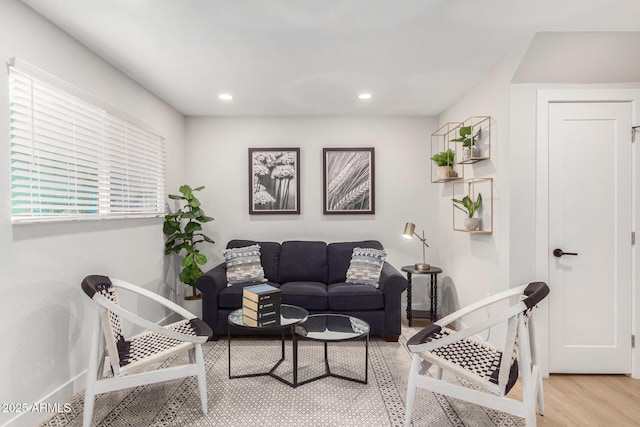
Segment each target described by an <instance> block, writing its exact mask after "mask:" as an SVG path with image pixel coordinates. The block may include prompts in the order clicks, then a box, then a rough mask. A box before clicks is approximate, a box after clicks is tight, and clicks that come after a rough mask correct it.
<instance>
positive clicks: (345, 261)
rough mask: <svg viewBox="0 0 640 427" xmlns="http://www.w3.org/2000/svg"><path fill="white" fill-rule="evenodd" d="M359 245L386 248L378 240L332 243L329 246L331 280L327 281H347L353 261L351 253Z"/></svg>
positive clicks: (328, 260) (328, 259)
mask: <svg viewBox="0 0 640 427" xmlns="http://www.w3.org/2000/svg"><path fill="white" fill-rule="evenodd" d="M357 247H360V248H374V249H384V248H383V247H382V244H381V243H380V242H378V241H377V240H363V241H361V242H339V243H330V244H329V245H328V246H327V264H328V266H329V281H328V282H327V283H342V282H346V281H347V270H348V269H349V263H350V262H351V255H352V254H353V249H354V248H357Z"/></svg>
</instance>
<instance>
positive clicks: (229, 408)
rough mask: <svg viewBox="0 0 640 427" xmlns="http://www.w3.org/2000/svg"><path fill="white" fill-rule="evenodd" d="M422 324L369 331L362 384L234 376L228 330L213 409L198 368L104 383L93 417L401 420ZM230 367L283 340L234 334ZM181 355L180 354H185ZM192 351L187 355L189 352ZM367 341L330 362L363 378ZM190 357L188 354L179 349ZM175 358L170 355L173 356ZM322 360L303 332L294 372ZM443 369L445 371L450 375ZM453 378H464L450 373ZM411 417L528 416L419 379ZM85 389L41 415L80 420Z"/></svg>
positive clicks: (298, 422)
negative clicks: (432, 389) (107, 387)
mask: <svg viewBox="0 0 640 427" xmlns="http://www.w3.org/2000/svg"><path fill="white" fill-rule="evenodd" d="M416 331H417V329H416V328H406V329H404V330H403V336H402V337H401V338H400V342H398V343H388V342H385V341H382V340H379V339H372V340H371V342H370V345H369V382H368V384H358V383H355V382H351V381H345V380H342V379H339V378H331V377H330V378H324V379H321V380H318V381H314V382H311V383H309V384H305V385H302V386H300V387H298V388H295V389H294V388H291V387H289V386H287V385H285V384H283V383H281V382H280V381H277V380H276V379H274V378H271V377H253V378H238V379H231V380H230V379H229V378H228V369H229V365H228V354H227V348H228V346H227V344H228V342H227V341H226V340H220V341H217V342H210V343H207V344H206V345H205V347H204V353H205V360H206V369H207V388H208V400H209V413H208V414H207V415H206V416H205V415H203V414H202V411H201V408H200V398H199V396H198V391H197V385H196V381H195V379H194V378H188V379H183V380H175V381H171V382H166V383H160V384H154V385H148V386H142V387H137V388H133V389H128V390H123V391H119V392H112V393H105V394H102V395H99V396H98V398H97V399H96V404H95V410H94V415H93V422H94V425H97V426H135V427H140V426H256V425H259V426H261V427H269V426H277V427H282V426H306V425H313V426H341V427H342V426H363V427H364V426H367V427H374V426H402V425H403V423H404V408H405V403H404V399H405V395H406V384H407V375H408V373H409V366H410V363H411V356H410V355H409V352H408V350H407V348H406V339H407V337H410V336H411V335H413V333H415V332H416ZM231 345H232V360H231V368H232V374H234V375H237V374H245V373H252V372H262V371H265V370H269V368H270V367H271V366H273V364H274V363H275V362H276V361H277V360H278V359H279V357H280V341H279V340H272V339H256V338H237V339H233V340H232V343H231ZM286 351H287V354H286V360H285V362H283V363H282V364H281V365H280V366H279V367H278V370H277V371H276V373H277V374H279V375H280V376H282V377H284V378H288V379H291V365H290V363H291V362H290V360H291V356H292V355H291V342H290V341H287V343H286ZM179 357H182V356H179ZM184 357H185V358H186V356H184ZM364 357H365V349H364V343H363V342H362V341H352V342H344V343H334V344H331V345H330V346H329V360H330V364H331V367H332V371H333V372H334V373H337V374H341V375H345V376H349V377H356V378H363V377H364ZM183 360H186V359H183ZM176 361H178V362H180V359H179V358H174V359H171V360H169V361H167V362H165V365H170V364H172V363H175V362H176ZM323 370H324V362H323V349H322V344H320V343H315V342H310V341H302V342H301V343H300V347H299V370H298V381H303V380H304V379H305V378H311V377H314V376H317V375H319V374H321V373H322V372H323ZM445 378H447V377H446V375H445ZM448 380H450V381H458V379H456V378H454V377H450V378H448ZM416 399H417V400H416V409H415V410H414V417H413V425H414V426H438V427H440V426H523V425H524V421H523V420H522V419H520V418H517V417H511V416H509V415H506V414H503V413H501V412H498V411H493V410H489V409H486V408H483V407H480V406H477V405H473V404H470V403H466V402H462V401H459V400H456V399H449V398H445V397H444V396H441V395H437V394H433V393H428V392H426V391H425V390H420V389H418V393H417V398H416ZM83 401H84V394H83V393H79V394H77V395H75V396H74V397H73V398H72V399H71V400H70V401H69V403H70V406H71V408H72V410H71V411H70V412H67V413H60V414H55V415H54V416H52V417H51V418H49V419H47V420H45V421H44V422H43V423H42V424H41V425H42V426H46V427H53V426H81V425H82V411H83V403H84V402H83Z"/></svg>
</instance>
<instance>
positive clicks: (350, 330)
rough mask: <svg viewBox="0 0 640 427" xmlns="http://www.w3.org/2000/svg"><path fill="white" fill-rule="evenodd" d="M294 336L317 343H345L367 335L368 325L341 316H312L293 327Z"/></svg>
mask: <svg viewBox="0 0 640 427" xmlns="http://www.w3.org/2000/svg"><path fill="white" fill-rule="evenodd" d="M295 331H296V334H298V335H300V336H301V337H304V338H307V339H310V340H318V341H345V340H351V339H354V338H360V337H362V336H364V335H367V334H368V333H369V324H368V323H367V322H365V321H364V320H362V319H358V318H357V317H352V316H346V315H343V314H312V315H311V316H309V317H308V318H307V320H306V321H304V322H302V323H301V324H299V325H296V327H295Z"/></svg>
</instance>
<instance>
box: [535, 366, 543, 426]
mask: <svg viewBox="0 0 640 427" xmlns="http://www.w3.org/2000/svg"><path fill="white" fill-rule="evenodd" d="M534 369H535V370H536V371H537V372H538V381H536V397H537V401H538V402H537V403H538V414H540V415H544V387H543V385H544V384H543V383H542V372H541V371H540V368H539V367H537V366H536V367H535V368H534Z"/></svg>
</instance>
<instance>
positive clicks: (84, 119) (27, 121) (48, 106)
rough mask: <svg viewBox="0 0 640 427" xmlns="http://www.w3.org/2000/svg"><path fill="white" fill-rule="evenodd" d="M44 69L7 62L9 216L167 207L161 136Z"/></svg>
mask: <svg viewBox="0 0 640 427" xmlns="http://www.w3.org/2000/svg"><path fill="white" fill-rule="evenodd" d="M20 64H24V63H20ZM23 68H26V69H23ZM42 76H43V73H42V72H39V71H38V70H35V69H34V70H31V69H30V67H28V66H26V67H17V66H16V63H15V62H13V63H11V64H10V66H9V102H10V143H11V218H12V221H13V222H32V221H55V220H69V219H101V218H122V217H153V216H162V215H164V212H165V208H164V206H165V203H164V197H165V196H164V182H165V142H164V139H163V138H162V137H161V136H159V135H157V134H156V133H154V132H152V131H151V130H149V129H147V128H146V127H145V126H144V125H141V124H139V123H136V122H135V121H134V120H131V119H130V118H127V117H126V116H125V115H124V114H122V113H118V112H117V111H115V110H110V109H109V108H105V104H104V103H102V105H100V106H98V105H99V104H100V103H101V102H96V101H98V100H95V99H92V97H90V96H89V95H86V96H82V93H80V96H78V92H79V91H78V90H77V89H76V90H75V91H74V90H73V89H70V88H71V87H70V86H68V85H66V84H65V83H64V82H58V81H56V79H55V78H53V77H51V76H49V78H47V75H44V78H43V77H42ZM96 104H98V105H96Z"/></svg>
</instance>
